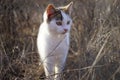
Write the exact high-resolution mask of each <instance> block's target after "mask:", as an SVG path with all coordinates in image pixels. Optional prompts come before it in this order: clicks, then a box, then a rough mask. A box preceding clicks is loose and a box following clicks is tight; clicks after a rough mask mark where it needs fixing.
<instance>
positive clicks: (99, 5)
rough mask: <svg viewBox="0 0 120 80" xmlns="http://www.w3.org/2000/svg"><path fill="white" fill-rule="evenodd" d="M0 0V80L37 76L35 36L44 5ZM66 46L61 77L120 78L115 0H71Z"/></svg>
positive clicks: (38, 79)
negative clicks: (70, 28) (69, 31)
mask: <svg viewBox="0 0 120 80" xmlns="http://www.w3.org/2000/svg"><path fill="white" fill-rule="evenodd" d="M70 1H71V0H60V1H59V0H49V1H48V0H29V1H26V0H1V1H0V80H42V79H43V77H44V73H43V70H42V68H41V66H39V63H38V62H39V56H38V54H37V47H36V37H37V33H38V28H39V25H40V23H41V22H42V14H43V12H44V9H45V7H46V6H47V5H48V3H53V4H55V6H61V5H66V4H67V3H69V2H70ZM73 2H74V7H73V8H74V9H73V10H74V12H73V14H72V17H73V26H72V30H71V47H70V51H69V55H68V59H67V62H66V67H65V69H64V72H63V76H62V78H63V79H62V80H120V76H119V75H120V1H119V0H75V1H73Z"/></svg>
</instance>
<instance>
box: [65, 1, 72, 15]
mask: <svg viewBox="0 0 120 80" xmlns="http://www.w3.org/2000/svg"><path fill="white" fill-rule="evenodd" d="M65 9H66V12H67V13H68V14H69V15H71V13H72V10H73V2H70V3H69V4H68V5H67V6H65Z"/></svg>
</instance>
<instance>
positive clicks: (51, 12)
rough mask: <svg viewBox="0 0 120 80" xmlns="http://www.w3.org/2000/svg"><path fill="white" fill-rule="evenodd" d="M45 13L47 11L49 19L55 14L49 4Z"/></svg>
mask: <svg viewBox="0 0 120 80" xmlns="http://www.w3.org/2000/svg"><path fill="white" fill-rule="evenodd" d="M46 11H47V16H48V17H49V16H51V15H53V14H54V13H55V11H56V9H55V7H54V5H52V4H49V5H48V6H47V8H46Z"/></svg>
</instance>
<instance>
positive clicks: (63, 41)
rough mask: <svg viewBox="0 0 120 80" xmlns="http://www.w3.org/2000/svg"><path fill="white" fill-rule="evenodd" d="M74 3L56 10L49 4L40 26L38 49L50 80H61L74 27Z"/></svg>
mask: <svg viewBox="0 0 120 80" xmlns="http://www.w3.org/2000/svg"><path fill="white" fill-rule="evenodd" d="M72 5H73V2H71V3H70V4H68V5H67V6H64V7H59V8H55V7H54V6H53V5H52V4H49V5H48V7H47V8H46V10H45V12H44V16H43V23H42V24H41V26H40V29H39V33H38V38H37V47H38V51H39V55H40V58H41V61H42V63H43V66H44V70H45V75H46V77H47V78H48V79H49V80H60V77H59V75H58V74H60V73H61V72H62V70H63V68H64V65H65V62H66V57H67V54H68V50H69V42H70V41H69V35H70V28H71V25H72V19H71V17H70V16H71V12H72Z"/></svg>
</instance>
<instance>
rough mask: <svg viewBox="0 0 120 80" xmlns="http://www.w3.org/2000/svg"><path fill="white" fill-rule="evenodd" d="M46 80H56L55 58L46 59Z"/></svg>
mask: <svg viewBox="0 0 120 80" xmlns="http://www.w3.org/2000/svg"><path fill="white" fill-rule="evenodd" d="M43 66H44V70H45V75H46V80H54V74H55V69H54V67H55V62H54V58H46V60H45V61H44V63H43Z"/></svg>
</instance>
